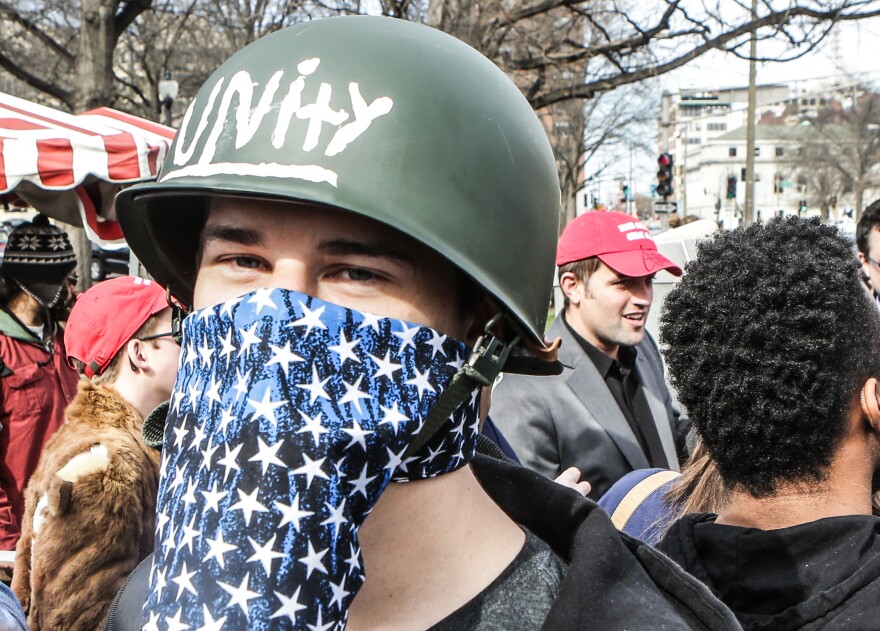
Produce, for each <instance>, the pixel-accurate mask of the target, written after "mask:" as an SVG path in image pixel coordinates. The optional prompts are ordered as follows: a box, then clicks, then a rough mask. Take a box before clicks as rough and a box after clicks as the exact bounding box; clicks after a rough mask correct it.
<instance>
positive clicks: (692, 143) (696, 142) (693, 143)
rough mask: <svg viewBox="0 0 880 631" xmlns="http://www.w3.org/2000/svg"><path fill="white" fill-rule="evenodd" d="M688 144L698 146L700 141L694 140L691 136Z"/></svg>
mask: <svg viewBox="0 0 880 631" xmlns="http://www.w3.org/2000/svg"><path fill="white" fill-rule="evenodd" d="M688 144H689V145H698V144H700V139H699V138H694V137H693V136H691V137H690V138H688Z"/></svg>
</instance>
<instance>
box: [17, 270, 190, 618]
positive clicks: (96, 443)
mask: <svg viewBox="0 0 880 631" xmlns="http://www.w3.org/2000/svg"><path fill="white" fill-rule="evenodd" d="M174 311H175V310H174V308H172V307H169V304H168V301H167V298H166V294H165V290H163V289H162V288H161V287H159V285H157V284H156V283H153V282H151V281H149V280H144V279H142V278H135V277H131V276H123V277H120V278H114V279H112V280H108V281H105V282H103V283H99V284H97V285H95V286H94V287H92V288H91V289H89V290H88V291H86V292H85V293H83V294H82V295H81V296H79V298H78V299H77V301H76V304H75V305H74V307H73V310H72V311H71V313H70V318H69V319H68V322H67V328H66V331H65V336H64V338H65V345H66V348H67V356H68V359H69V360H70V362H71V363H72V364H73V365H74V366H75V367H76V368H77V369H78V371H79V372H80V374H81V375H82V376H83V377H85V379H83V380H81V382H80V384H79V390H78V392H77V395H76V397H75V398H74V399H73V401H71V403H70V406H69V407H68V408H67V411H66V420H65V422H64V424H63V425H62V426H61V428H60V429H59V430H58V432H57V433H56V434H55V435H54V436H53V437H52V439H50V440H49V442H48V443H47V444H46V448H45V450H44V451H43V454H42V455H41V457H40V463H39V465H38V467H37V470H36V472H35V473H34V475H33V477H32V478H31V480H30V483H29V484H28V487H27V490H26V493H25V514H24V519H23V522H22V534H21V538H20V539H19V543H18V548H17V554H16V562H15V571H14V573H13V582H12V588H13V591H15V594H16V596H18V598H19V600H20V601H21V603H22V605H23V607H24V609H25V611H26V612H27V615H28V624H29V625H30V628H31V630H32V631H38V630H39V629H67V630H69V631H77V630H79V629H82V630H93V629H97V628H99V626H100V624H101V621H102V620H103V619H104V617H105V616H106V614H107V610H108V609H109V607H110V603H111V601H112V600H113V597H114V595H115V594H116V591H117V590H118V589H119V587H120V586H121V585H122V583H123V581H124V580H125V577H126V576H127V575H128V574H129V572H131V571H132V570H133V569H134V568H135V566H136V565H137V564H138V563H139V562H140V561H141V560H142V559H143V558H145V557H146V556H147V555H148V554H149V553H150V552H151V551H152V548H153V529H154V521H155V512H156V492H157V489H158V485H159V454H158V451H155V450H154V449H152V448H151V447H150V446H148V445H147V444H145V442H144V439H143V438H142V436H141V430H142V426H143V425H144V418H145V417H147V416H148V415H149V414H150V413H151V412H153V411H154V410H155V414H157V415H160V416H161V417H162V418H163V419H164V413H165V411H167V406H164V405H161V404H162V403H164V402H165V401H167V400H168V398H169V396H170V395H171V391H172V389H173V387H174V382H175V379H176V375H177V363H178V359H179V355H180V347H179V344H180V322H179V317H175V315H176V314H175V313H174Z"/></svg>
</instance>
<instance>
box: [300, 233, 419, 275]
mask: <svg viewBox="0 0 880 631" xmlns="http://www.w3.org/2000/svg"><path fill="white" fill-rule="evenodd" d="M318 251H319V252H321V253H322V254H329V255H334V256H345V255H351V254H353V255H356V256H370V257H375V258H381V259H388V260H390V261H393V262H395V263H401V264H403V265H406V266H407V267H409V268H411V269H413V270H415V269H417V268H418V265H417V264H416V260H415V258H413V257H412V256H411V255H410V254H409V253H408V252H405V251H402V250H401V249H400V248H396V247H394V246H392V245H389V244H386V243H381V242H376V241H372V242H371V241H359V240H358V241H356V240H353V239H330V240H327V241H322V242H321V243H319V244H318Z"/></svg>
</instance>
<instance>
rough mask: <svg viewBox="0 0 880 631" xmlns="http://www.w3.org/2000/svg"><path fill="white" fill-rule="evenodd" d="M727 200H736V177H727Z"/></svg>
mask: <svg viewBox="0 0 880 631" xmlns="http://www.w3.org/2000/svg"><path fill="white" fill-rule="evenodd" d="M727 199H736V176H735V175H728V176H727Z"/></svg>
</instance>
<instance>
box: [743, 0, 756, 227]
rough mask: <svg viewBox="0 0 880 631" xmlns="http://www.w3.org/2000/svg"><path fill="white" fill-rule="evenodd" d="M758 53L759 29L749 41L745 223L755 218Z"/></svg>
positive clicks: (753, 1) (754, 14) (747, 223)
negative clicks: (756, 64)
mask: <svg viewBox="0 0 880 631" xmlns="http://www.w3.org/2000/svg"><path fill="white" fill-rule="evenodd" d="M757 17H758V0H752V20H754V19H755V18H757ZM757 55H758V31H757V30H754V31H752V37H751V40H750V42H749V109H748V112H747V113H746V181H745V185H746V206H745V210H744V212H743V223H744V224H745V225H749V224H751V223H752V222H753V221H754V220H755V109H757V106H756V103H755V101H756V91H757V86H756V85H755V79H756V77H755V75H756V68H755V57H757Z"/></svg>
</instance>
